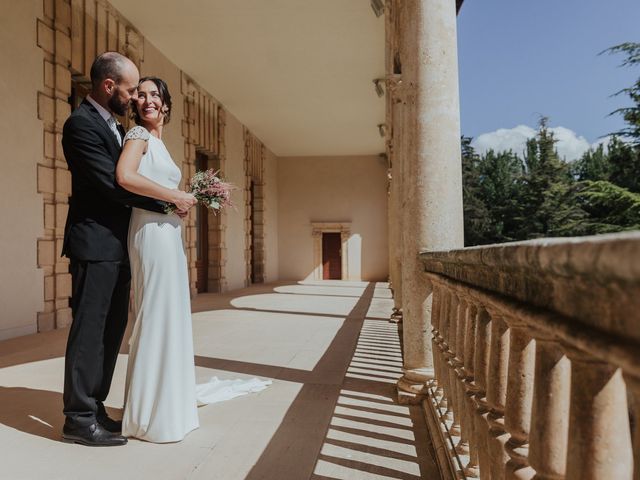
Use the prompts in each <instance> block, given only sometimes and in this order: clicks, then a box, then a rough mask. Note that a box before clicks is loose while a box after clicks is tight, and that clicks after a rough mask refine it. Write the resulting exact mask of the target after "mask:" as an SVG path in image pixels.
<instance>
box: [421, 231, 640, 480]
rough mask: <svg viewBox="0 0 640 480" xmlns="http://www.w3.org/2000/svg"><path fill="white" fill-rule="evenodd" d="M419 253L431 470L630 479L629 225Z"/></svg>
mask: <svg viewBox="0 0 640 480" xmlns="http://www.w3.org/2000/svg"><path fill="white" fill-rule="evenodd" d="M420 257H421V260H422V264H423V266H424V269H425V275H426V277H427V278H426V283H427V284H428V285H427V286H426V288H428V289H429V290H430V291H432V292H433V297H432V322H431V327H432V338H431V340H432V350H433V356H434V358H433V362H434V376H435V380H433V381H432V382H431V383H430V384H429V385H428V389H427V397H426V400H425V401H424V402H423V405H424V407H425V410H426V415H427V420H428V422H429V424H430V430H431V431H432V432H433V435H432V436H433V437H434V443H435V444H436V445H435V446H436V452H437V454H438V461H439V463H440V466H441V469H442V470H443V473H444V474H445V477H446V476H447V474H449V475H450V478H481V479H483V480H485V479H490V480H503V479H505V480H511V479H518V480H528V479H534V478H535V479H544V480H561V479H567V480H596V479H598V480H630V479H632V478H633V479H635V480H640V468H636V470H635V472H634V469H633V464H634V457H635V458H636V465H640V459H639V457H638V455H639V452H640V444H639V442H640V433H639V431H640V428H636V427H635V423H636V422H635V420H634V419H636V418H638V415H640V412H638V411H637V410H638V409H639V403H638V402H635V401H634V398H638V399H640V233H627V234H617V235H603V236H595V237H585V238H572V239H544V240H535V241H530V242H518V243H511V244H503V245H491V246H486V247H473V248H466V249H460V250H452V251H444V252H425V253H421V254H420ZM632 434H633V436H632Z"/></svg>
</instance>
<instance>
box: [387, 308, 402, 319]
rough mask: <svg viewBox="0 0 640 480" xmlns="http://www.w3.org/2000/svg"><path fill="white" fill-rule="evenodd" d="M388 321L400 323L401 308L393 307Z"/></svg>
mask: <svg viewBox="0 0 640 480" xmlns="http://www.w3.org/2000/svg"><path fill="white" fill-rule="evenodd" d="M389 322H391V323H401V322H402V309H401V308H395V307H394V308H393V313H392V314H391V317H390V318H389Z"/></svg>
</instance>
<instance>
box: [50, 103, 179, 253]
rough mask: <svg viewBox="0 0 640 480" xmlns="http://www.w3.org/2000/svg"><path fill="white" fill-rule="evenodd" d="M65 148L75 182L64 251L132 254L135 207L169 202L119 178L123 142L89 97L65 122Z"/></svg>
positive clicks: (157, 209)
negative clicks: (129, 246)
mask: <svg viewBox="0 0 640 480" xmlns="http://www.w3.org/2000/svg"><path fill="white" fill-rule="evenodd" d="M123 138H124V135H123ZM62 148H63V150H64V156H65V158H66V160H67V164H68V165H69V170H70V171H71V184H72V186H71V197H70V198H69V214H68V216H67V224H66V227H65V234H64V244H63V247H62V254H63V255H65V256H67V257H69V258H73V259H76V260H95V261H117V260H124V259H126V258H127V233H128V230H129V218H130V216H131V207H137V208H143V209H145V210H151V211H154V212H163V211H164V208H165V207H166V203H165V202H161V201H159V200H155V199H152V198H149V197H144V196H141V195H136V194H134V193H131V192H128V191H127V190H125V189H123V188H122V187H120V186H119V185H118V184H117V183H116V177H115V172H116V164H117V162H118V158H119V157H120V152H121V147H120V145H119V144H118V140H117V139H116V136H115V134H114V133H113V132H112V131H111V129H110V128H109V126H108V125H107V122H105V121H104V119H103V118H102V117H101V116H100V114H99V113H98V111H97V110H96V109H95V108H94V107H93V106H92V105H91V104H90V103H89V102H87V101H86V100H85V101H83V102H82V104H81V105H80V106H79V107H78V108H77V109H76V110H75V111H74V112H73V113H72V114H71V116H70V117H69V118H68V119H67V121H66V122H65V124H64V129H63V133H62Z"/></svg>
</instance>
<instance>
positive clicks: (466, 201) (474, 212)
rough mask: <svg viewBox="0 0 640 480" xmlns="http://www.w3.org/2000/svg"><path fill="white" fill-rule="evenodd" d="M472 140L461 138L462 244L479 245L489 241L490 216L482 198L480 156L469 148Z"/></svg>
mask: <svg viewBox="0 0 640 480" xmlns="http://www.w3.org/2000/svg"><path fill="white" fill-rule="evenodd" d="M471 141H472V138H470V137H465V136H463V137H462V138H461V139H460V143H461V145H462V198H463V205H464V244H465V245H467V246H469V245H480V244H484V243H487V241H489V242H490V241H491V239H490V235H489V231H490V230H491V216H490V214H489V210H488V209H487V207H486V204H485V202H484V199H483V197H482V190H481V185H480V173H479V170H478V165H479V163H480V156H479V155H478V154H477V153H476V151H475V150H474V148H473V147H472V146H471Z"/></svg>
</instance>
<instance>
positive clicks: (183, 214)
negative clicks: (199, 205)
mask: <svg viewBox="0 0 640 480" xmlns="http://www.w3.org/2000/svg"><path fill="white" fill-rule="evenodd" d="M175 213H176V215H178V216H179V217H180V218H187V215H189V211H188V210H176V211H175Z"/></svg>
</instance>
